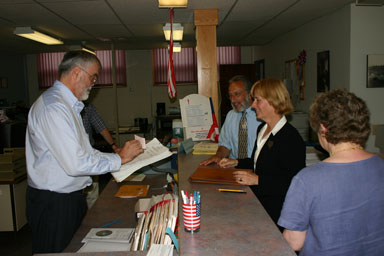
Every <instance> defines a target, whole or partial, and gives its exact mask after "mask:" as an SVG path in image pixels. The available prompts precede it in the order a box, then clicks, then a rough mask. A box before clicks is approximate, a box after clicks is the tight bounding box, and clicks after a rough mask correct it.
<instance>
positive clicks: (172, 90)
mask: <svg viewBox="0 0 384 256" xmlns="http://www.w3.org/2000/svg"><path fill="white" fill-rule="evenodd" d="M170 10H171V11H170V16H171V35H170V41H169V61H168V95H169V97H170V98H171V99H172V98H175V97H176V95H177V91H176V79H175V71H174V70H173V28H172V26H173V9H172V8H171V9H170Z"/></svg>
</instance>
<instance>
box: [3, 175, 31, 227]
mask: <svg viewBox="0 0 384 256" xmlns="http://www.w3.org/2000/svg"><path fill="white" fill-rule="evenodd" d="M26 190H27V173H26V171H25V170H23V171H20V172H0V205H1V209H0V231H19V230H20V229H21V228H22V227H23V226H24V225H25V224H26V223H27V217H26V216H25V207H26V203H25V192H26Z"/></svg>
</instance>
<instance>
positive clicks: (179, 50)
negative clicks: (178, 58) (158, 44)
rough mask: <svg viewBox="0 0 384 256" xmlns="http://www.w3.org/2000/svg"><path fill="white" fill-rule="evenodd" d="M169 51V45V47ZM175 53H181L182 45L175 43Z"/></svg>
mask: <svg viewBox="0 0 384 256" xmlns="http://www.w3.org/2000/svg"><path fill="white" fill-rule="evenodd" d="M168 50H169V45H168ZM173 52H181V44H180V43H177V42H176V43H173Z"/></svg>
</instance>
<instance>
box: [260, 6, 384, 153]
mask: <svg viewBox="0 0 384 256" xmlns="http://www.w3.org/2000/svg"><path fill="white" fill-rule="evenodd" d="M383 24H384V7H364V6H357V7H356V6H355V5H354V4H351V5H347V6H345V7H343V8H342V9H340V10H338V11H336V12H334V13H332V14H330V15H327V16H324V17H322V18H319V19H316V20H313V21H311V22H309V23H307V24H305V25H303V26H301V27H300V28H298V29H296V30H293V31H291V32H289V33H287V34H285V35H282V36H280V37H278V38H277V39H275V40H274V41H273V42H271V43H270V44H268V45H266V46H263V47H262V49H261V50H260V47H255V50H254V51H253V54H254V56H255V60H256V59H260V58H264V59H265V65H266V69H265V71H266V76H267V77H278V78H282V77H283V72H284V62H285V61H286V60H290V59H294V58H297V56H298V54H299V53H300V51H302V50H303V49H304V50H306V52H307V62H306V67H305V71H306V73H305V82H306V89H305V99H304V100H302V101H300V102H299V104H298V105H297V109H298V110H301V111H304V112H308V110H309V106H310V104H311V102H312V100H313V98H314V96H315V95H316V94H317V66H316V65H317V64H316V62H317V53H318V52H321V51H327V50H329V52H330V88H331V89H336V88H346V89H348V90H350V91H351V92H354V93H355V94H356V95H357V96H359V97H361V98H362V99H364V100H365V101H366V102H367V105H368V107H369V109H370V111H371V123H372V124H383V123H384V115H383V109H384V100H383V98H384V88H366V57H367V54H384V33H382V31H383ZM374 139H375V136H373V135H371V136H370V138H369V140H368V143H367V147H366V148H367V150H369V151H372V152H377V151H378V149H377V148H376V147H375V146H374Z"/></svg>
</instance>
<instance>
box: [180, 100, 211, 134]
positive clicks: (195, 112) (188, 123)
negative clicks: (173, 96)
mask: <svg viewBox="0 0 384 256" xmlns="http://www.w3.org/2000/svg"><path fill="white" fill-rule="evenodd" d="M180 109H181V118H182V120H183V126H184V128H185V139H188V138H192V140H193V141H198V140H208V139H209V138H207V136H208V132H209V129H210V128H211V125H212V111H211V105H210V103H209V98H207V97H205V96H203V95H200V94H190V95H188V96H185V97H184V98H183V99H181V100H180Z"/></svg>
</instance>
